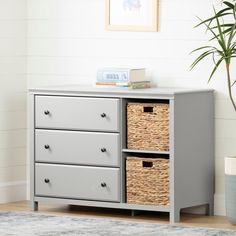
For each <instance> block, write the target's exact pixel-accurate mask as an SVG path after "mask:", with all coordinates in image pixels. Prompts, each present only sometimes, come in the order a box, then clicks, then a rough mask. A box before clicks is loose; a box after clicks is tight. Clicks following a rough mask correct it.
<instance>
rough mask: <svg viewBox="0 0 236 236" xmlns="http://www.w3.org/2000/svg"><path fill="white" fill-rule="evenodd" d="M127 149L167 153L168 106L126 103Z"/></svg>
mask: <svg viewBox="0 0 236 236" xmlns="http://www.w3.org/2000/svg"><path fill="white" fill-rule="evenodd" d="M148 108H151V109H149V110H148ZM127 147H128V148H129V149H139V150H157V151H169V104H164V103H128V105H127Z"/></svg>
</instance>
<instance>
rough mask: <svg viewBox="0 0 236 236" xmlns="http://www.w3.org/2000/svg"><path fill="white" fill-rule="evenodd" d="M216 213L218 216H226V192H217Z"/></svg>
mask: <svg viewBox="0 0 236 236" xmlns="http://www.w3.org/2000/svg"><path fill="white" fill-rule="evenodd" d="M214 201H215V204H214V214H215V215H218V216H225V215H226V211H225V195H224V194H215V196H214Z"/></svg>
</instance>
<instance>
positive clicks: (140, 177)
mask: <svg viewBox="0 0 236 236" xmlns="http://www.w3.org/2000/svg"><path fill="white" fill-rule="evenodd" d="M169 182H170V180H169V159H165V158H141V157H127V160H126V193H127V203H130V204H142V205H145V204H146V205H157V206H158V205H159V206H167V205H169V204H170V197H169V192H170V187H169Z"/></svg>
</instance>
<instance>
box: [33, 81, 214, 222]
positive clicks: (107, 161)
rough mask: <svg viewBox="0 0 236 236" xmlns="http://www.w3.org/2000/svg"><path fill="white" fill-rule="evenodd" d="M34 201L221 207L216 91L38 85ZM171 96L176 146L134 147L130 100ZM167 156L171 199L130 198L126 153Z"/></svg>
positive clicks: (175, 211)
mask: <svg viewBox="0 0 236 236" xmlns="http://www.w3.org/2000/svg"><path fill="white" fill-rule="evenodd" d="M29 94H30V95H29V97H30V99H29V101H30V106H29V107H30V138H29V140H30V158H31V165H30V167H31V202H32V207H33V209H34V210H37V209H38V203H39V202H52V203H62V204H74V205H81V206H93V207H106V208H122V209H130V210H147V211H158V212H169V213H170V222H172V223H174V222H178V221H179V217H180V210H181V209H183V208H188V207H193V206H200V205H205V206H206V209H207V213H208V214H212V213H213V193H214V192H213V189H214V145H213V144H214V115H213V114H214V101H213V91H212V90H191V89H175V88H166V89H165V88H151V89H139V90H129V89H126V88H113V87H111V88H102V87H95V86H94V87H93V86H78V85H74V86H58V87H45V88H35V89H30V92H29ZM158 101H165V102H167V103H168V104H169V107H170V125H169V135H170V141H169V142H170V143H169V146H170V148H169V151H156V150H133V149H128V148H127V135H126V132H127V121H126V107H127V104H128V103H130V102H142V103H145V102H149V103H150V102H158ZM130 155H139V156H145V155H151V156H152V157H153V156H154V157H159V156H163V155H164V156H165V157H166V158H168V159H169V162H170V186H169V188H170V204H169V205H166V206H158V205H141V204H129V203H127V201H126V170H125V160H126V158H127V157H128V156H130Z"/></svg>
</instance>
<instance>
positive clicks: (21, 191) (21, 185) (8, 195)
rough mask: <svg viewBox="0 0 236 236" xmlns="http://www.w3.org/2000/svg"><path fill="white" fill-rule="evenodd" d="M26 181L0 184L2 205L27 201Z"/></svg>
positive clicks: (0, 201)
mask: <svg viewBox="0 0 236 236" xmlns="http://www.w3.org/2000/svg"><path fill="white" fill-rule="evenodd" d="M26 187H27V184H26V181H17V182H6V183H0V203H8V202H17V201H24V200H26V191H27V190H26Z"/></svg>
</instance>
